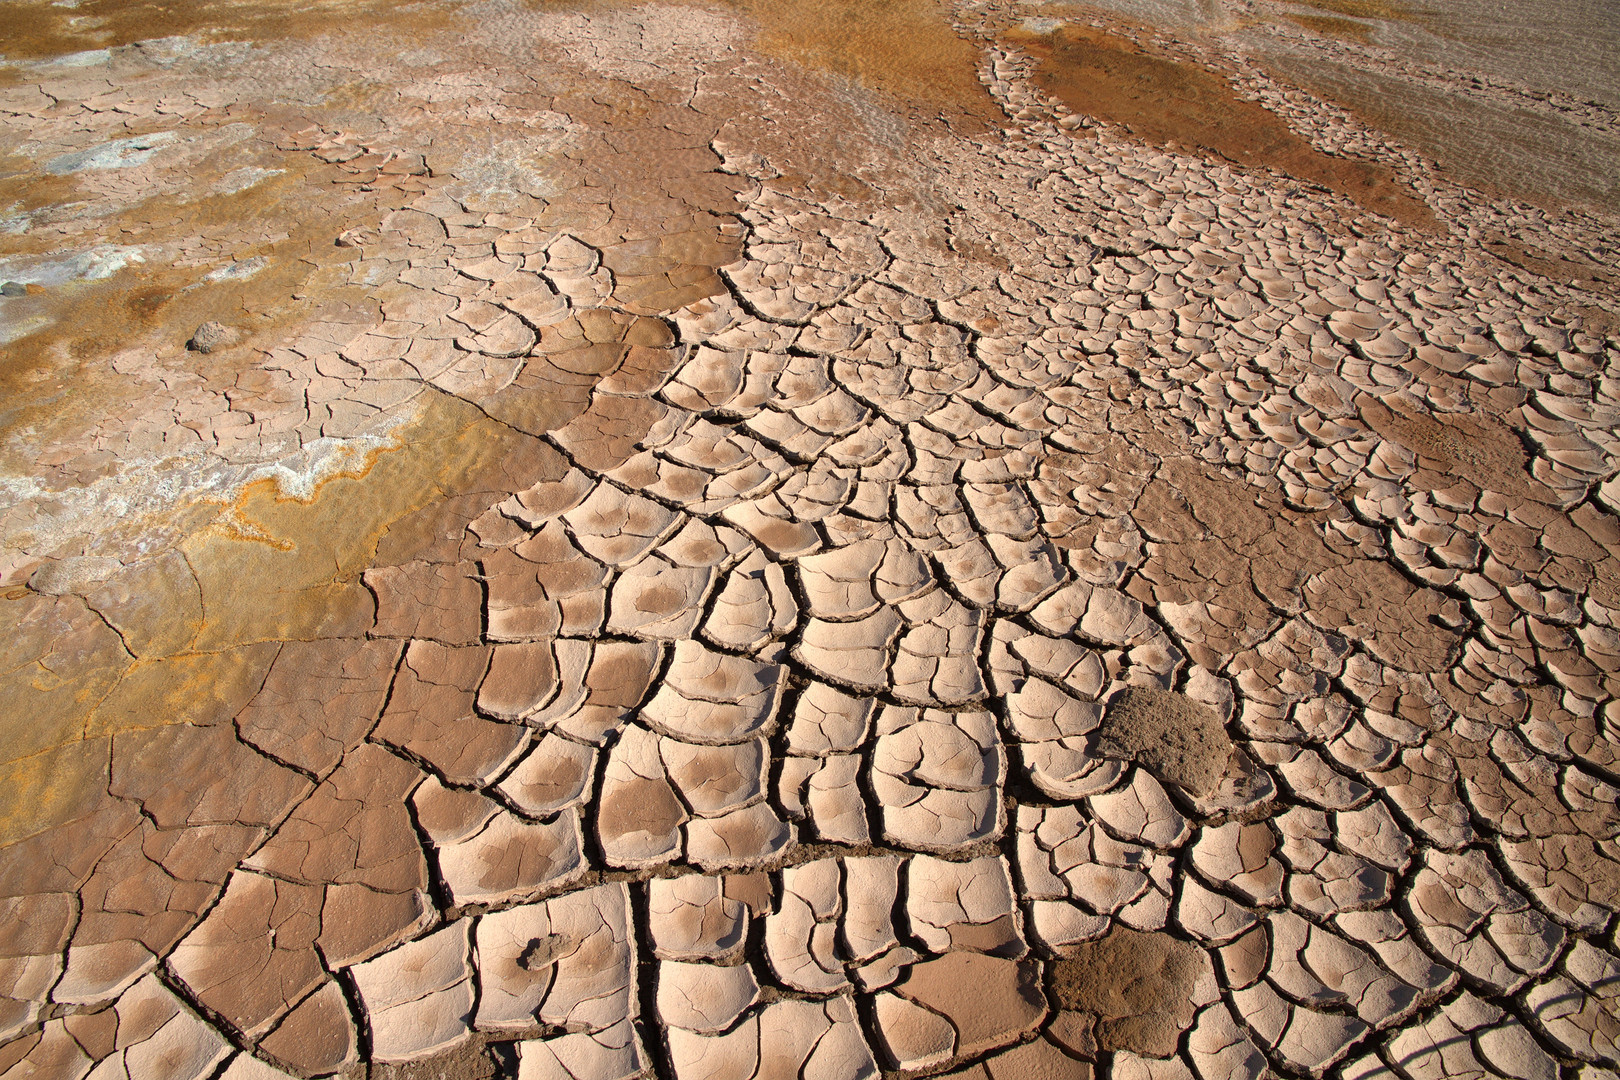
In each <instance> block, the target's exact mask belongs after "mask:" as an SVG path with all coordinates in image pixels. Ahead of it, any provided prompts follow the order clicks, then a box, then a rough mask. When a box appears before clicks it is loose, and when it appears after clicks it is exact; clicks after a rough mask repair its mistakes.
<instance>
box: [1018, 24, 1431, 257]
mask: <svg viewBox="0 0 1620 1080" xmlns="http://www.w3.org/2000/svg"><path fill="white" fill-rule="evenodd" d="M1009 40H1011V41H1014V42H1016V43H1018V44H1019V45H1020V46H1022V47H1023V48H1025V49H1027V50H1028V51H1029V53H1030V54H1031V55H1032V56H1034V57H1035V58H1036V59H1037V60H1038V61H1039V67H1038V68H1037V72H1036V75H1035V80H1036V83H1037V84H1038V85H1039V86H1040V87H1041V88H1042V89H1043V90H1045V91H1046V92H1048V93H1050V94H1052V95H1053V96H1054V97H1056V98H1057V99H1058V100H1060V101H1062V102H1063V103H1064V104H1065V105H1067V106H1068V107H1069V108H1071V109H1073V110H1074V111H1075V112H1076V113H1078V114H1081V115H1085V116H1094V117H1096V118H1098V119H1101V120H1106V121H1108V122H1111V123H1117V124H1120V125H1121V126H1123V127H1124V129H1125V130H1127V131H1129V132H1130V133H1131V134H1133V135H1135V136H1136V137H1138V138H1141V139H1144V140H1146V141H1148V142H1152V143H1157V144H1163V145H1172V146H1178V147H1182V148H1185V149H1188V150H1193V151H1195V152H1210V153H1214V154H1217V155H1219V156H1220V157H1222V158H1225V159H1226V160H1228V161H1231V162H1233V163H1234V164H1238V165H1242V166H1245V167H1248V168H1271V169H1276V170H1277V171H1278V172H1282V173H1287V174H1288V175H1290V176H1293V177H1296V178H1297V179H1300V180H1304V181H1308V182H1310V183H1313V184H1320V185H1321V186H1323V187H1325V188H1329V189H1331V190H1333V191H1336V192H1338V193H1339V194H1341V195H1344V196H1346V197H1347V198H1349V199H1351V200H1352V201H1354V202H1355V203H1356V204H1358V205H1359V206H1361V207H1363V208H1364V209H1367V210H1370V211H1373V212H1374V213H1378V214H1383V215H1385V216H1387V217H1391V218H1394V219H1396V220H1397V221H1400V222H1402V223H1403V224H1406V225H1410V226H1414V227H1419V228H1432V227H1434V226H1435V224H1436V222H1435V219H1434V216H1433V214H1432V213H1431V212H1430V211H1429V209H1428V207H1427V206H1426V205H1425V204H1424V202H1423V200H1422V198H1421V197H1419V196H1418V195H1417V194H1415V193H1414V192H1413V191H1411V190H1410V187H1409V185H1407V184H1405V183H1403V182H1402V181H1401V179H1400V178H1399V177H1398V176H1397V174H1396V173H1395V171H1394V170H1392V169H1391V168H1389V167H1388V166H1387V165H1383V164H1381V163H1377V162H1370V161H1360V160H1356V159H1354V158H1345V157H1337V156H1334V155H1331V154H1327V153H1323V152H1321V151H1319V150H1317V149H1315V148H1313V147H1312V146H1311V145H1310V143H1309V142H1307V141H1306V140H1305V139H1304V138H1302V137H1301V136H1300V135H1299V134H1298V133H1297V132H1295V131H1294V130H1293V129H1292V128H1290V127H1289V125H1288V123H1287V122H1286V121H1285V120H1284V119H1283V118H1282V117H1279V116H1278V115H1277V114H1276V113H1275V112H1272V111H1271V110H1269V109H1267V108H1265V107H1264V106H1263V105H1261V104H1259V103H1258V102H1254V101H1246V100H1243V99H1242V98H1241V97H1239V96H1238V93H1237V91H1236V90H1235V89H1234V87H1233V86H1232V83H1231V81H1230V80H1229V79H1228V78H1227V76H1226V75H1225V74H1223V73H1222V72H1220V71H1211V70H1209V69H1208V68H1207V67H1206V66H1204V65H1203V64H1199V63H1197V62H1194V61H1192V60H1190V59H1186V58H1177V57H1172V56H1170V55H1166V54H1164V53H1159V52H1155V51H1152V50H1150V49H1147V48H1144V47H1142V46H1140V45H1137V44H1136V43H1134V42H1131V41H1129V40H1127V39H1125V38H1123V37H1120V36H1118V35H1116V34H1111V33H1109V32H1107V31H1105V30H1099V29H1096V28H1094V27H1089V26H1082V25H1074V24H1068V25H1064V26H1061V27H1058V28H1056V29H1054V30H1052V31H1051V32H1050V33H1047V34H1044V35H1031V34H1029V33H1028V32H1027V31H1025V32H1016V31H1015V32H1014V33H1012V34H1011V35H1009Z"/></svg>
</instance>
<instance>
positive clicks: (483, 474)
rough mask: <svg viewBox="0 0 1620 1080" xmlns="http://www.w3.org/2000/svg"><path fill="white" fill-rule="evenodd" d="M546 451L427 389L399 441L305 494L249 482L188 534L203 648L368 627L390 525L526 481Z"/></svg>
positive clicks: (269, 482)
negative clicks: (371, 578) (370, 583)
mask: <svg viewBox="0 0 1620 1080" xmlns="http://www.w3.org/2000/svg"><path fill="white" fill-rule="evenodd" d="M550 453H551V452H550V450H549V448H548V447H545V446H544V444H541V443H540V442H539V440H537V439H534V438H532V437H531V436H528V435H524V434H522V433H520V432H517V431H515V430H513V429H512V428H509V427H506V426H504V425H502V424H499V423H497V422H495V421H493V420H491V419H489V418H488V417H487V416H485V415H484V414H483V413H481V412H480V411H478V410H477V409H475V408H474V407H473V406H471V405H468V404H467V403H466V402H464V401H461V400H460V399H457V398H451V397H447V396H445V395H442V394H440V393H438V392H437V391H427V392H425V393H424V406H423V408H422V410H421V412H420V414H419V415H418V417H417V419H416V420H414V421H412V422H411V423H409V424H407V425H405V426H404V427H403V428H401V429H400V430H399V432H398V434H397V438H396V444H395V445H394V446H393V447H390V448H387V449H383V450H379V451H376V452H374V453H372V454H370V455H368V459H367V461H366V462H365V463H364V465H363V466H362V467H360V468H357V469H354V470H350V471H345V472H339V473H337V474H335V475H332V476H329V477H326V478H325V479H323V480H322V481H321V482H320V483H318V484H317V485H316V486H315V488H314V490H313V492H312V493H310V494H309V495H307V496H306V495H289V494H288V493H287V492H286V491H285V490H284V489H283V487H282V485H281V484H280V483H279V482H277V481H276V480H274V479H270V478H266V479H262V480H258V481H255V482H253V483H251V484H249V485H248V486H247V487H246V488H245V489H244V490H243V491H242V492H241V493H240V495H238V496H237V498H236V499H235V500H234V501H233V502H232V504H231V505H230V506H229V507H228V513H225V514H222V515H221V516H220V518H219V519H218V523H217V524H215V525H213V526H210V527H209V528H206V529H203V530H200V531H198V532H196V533H194V534H193V535H191V536H190V537H188V538H187V539H186V540H185V541H184V542H183V544H182V548H183V550H184V551H185V554H186V558H187V560H188V562H189V563H190V564H191V567H192V572H193V573H194V574H195V575H196V578H197V582H198V585H199V587H200V589H201V592H202V607H203V625H202V629H201V631H200V632H199V634H198V636H197V640H196V645H195V647H196V648H198V649H202V650H213V649H226V648H231V647H234V646H237V645H242V644H249V643H253V642H258V641H273V640H294V639H304V640H308V639H313V638H319V637H334V636H354V635H358V634H363V633H365V631H366V630H368V629H369V628H370V626H371V621H372V616H373V611H374V602H373V600H372V597H371V594H370V592H369V591H368V590H367V589H366V587H365V586H364V584H362V583H361V581H360V575H361V573H362V572H363V571H364V570H366V569H367V568H369V567H370V566H371V565H372V563H373V561H374V559H375V557H376V552H377V548H378V545H379V544H380V543H381V542H382V539H383V537H384V536H385V535H386V534H387V533H388V531H389V529H390V527H392V526H393V525H395V524H396V523H398V522H399V521H400V520H401V519H402V518H405V517H406V516H408V515H410V514H412V513H414V512H416V511H418V510H421V509H423V508H425V507H427V506H429V505H430V504H432V503H434V502H437V501H440V500H443V499H446V498H451V497H454V496H457V495H463V494H468V493H470V492H474V491H480V490H483V491H488V492H490V499H491V502H497V501H499V500H500V499H501V498H504V497H505V496H506V495H507V494H510V492H511V491H516V490H521V488H523V487H526V486H527V484H523V483H516V482H517V481H520V480H522V479H523V476H524V475H525V471H526V466H527V464H528V461H529V459H543V458H546V457H548V456H549V454H550ZM509 483H516V486H508V484H509Z"/></svg>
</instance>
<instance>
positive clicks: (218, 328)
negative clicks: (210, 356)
mask: <svg viewBox="0 0 1620 1080" xmlns="http://www.w3.org/2000/svg"><path fill="white" fill-rule="evenodd" d="M231 336H232V335H231V332H230V331H229V330H228V329H226V328H225V327H224V326H222V325H221V324H219V323H217V322H212V321H210V322H205V323H203V324H202V325H201V326H199V327H197V332H196V333H194V334H192V335H191V340H190V341H188V342H187V343H186V344H187V345H188V346H189V347H190V348H192V349H195V350H196V351H197V352H200V353H211V352H213V351H214V350H215V349H217V348H219V347H220V346H221V345H225V344H228V343H229V342H230V339H231Z"/></svg>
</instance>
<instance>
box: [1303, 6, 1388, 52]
mask: <svg viewBox="0 0 1620 1080" xmlns="http://www.w3.org/2000/svg"><path fill="white" fill-rule="evenodd" d="M1283 18H1285V19H1287V20H1288V21H1289V22H1292V23H1295V24H1297V25H1299V26H1303V27H1304V28H1305V29H1307V30H1311V31H1313V32H1315V33H1318V34H1323V35H1327V36H1330V37H1341V38H1349V39H1351V40H1352V41H1359V42H1361V43H1362V44H1363V45H1370V44H1372V32H1373V28H1372V27H1371V26H1369V25H1367V24H1366V23H1364V22H1357V21H1356V20H1355V19H1341V18H1338V17H1337V16H1334V15H1301V14H1296V13H1294V12H1284V14H1283Z"/></svg>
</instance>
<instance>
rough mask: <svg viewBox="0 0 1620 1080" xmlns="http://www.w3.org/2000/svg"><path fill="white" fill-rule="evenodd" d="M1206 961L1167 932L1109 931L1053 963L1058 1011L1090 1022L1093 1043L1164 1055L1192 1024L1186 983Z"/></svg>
mask: <svg viewBox="0 0 1620 1080" xmlns="http://www.w3.org/2000/svg"><path fill="white" fill-rule="evenodd" d="M1205 962H1206V961H1205V960H1204V955H1203V953H1202V952H1200V951H1199V949H1198V947H1197V946H1195V945H1190V944H1188V943H1187V942H1185V941H1178V940H1176V939H1175V938H1173V937H1171V936H1170V935H1169V934H1142V933H1138V932H1137V931H1135V930H1127V929H1125V928H1124V927H1122V926H1119V927H1115V928H1114V930H1113V931H1112V932H1111V933H1110V934H1109V935H1108V936H1107V937H1105V938H1102V939H1100V940H1098V941H1090V942H1087V943H1085V944H1083V945H1078V946H1075V947H1074V949H1073V950H1072V952H1071V953H1070V955H1069V956H1067V957H1065V958H1064V959H1062V960H1059V961H1057V962H1056V963H1054V964H1053V965H1052V994H1053V996H1054V997H1055V998H1056V999H1057V1003H1058V1005H1059V1007H1061V1008H1064V1009H1070V1010H1073V1011H1075V1012H1082V1013H1091V1014H1092V1015H1094V1016H1096V1017H1097V1045H1098V1046H1099V1047H1100V1048H1102V1049H1104V1050H1130V1051H1132V1052H1134V1053H1138V1054H1146V1055H1148V1056H1149V1057H1168V1056H1170V1055H1171V1054H1173V1053H1175V1052H1176V1041H1177V1039H1178V1038H1179V1037H1180V1035H1181V1032H1182V1031H1183V1030H1185V1029H1186V1027H1187V1026H1188V1025H1189V1024H1191V1023H1192V1019H1193V1014H1194V1013H1195V1012H1196V1009H1195V1008H1194V1006H1193V1003H1192V991H1193V983H1194V982H1195V981H1196V980H1197V979H1198V974H1199V972H1200V971H1201V970H1202V969H1203V965H1204V963H1205Z"/></svg>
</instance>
